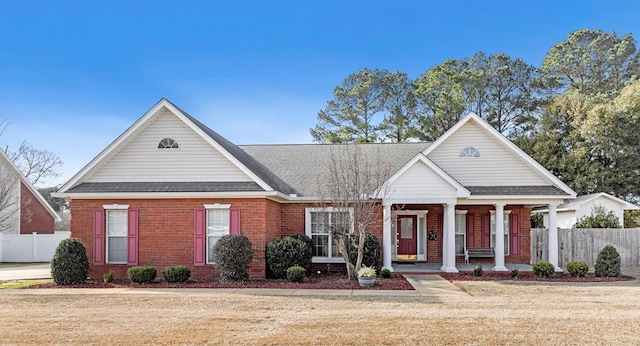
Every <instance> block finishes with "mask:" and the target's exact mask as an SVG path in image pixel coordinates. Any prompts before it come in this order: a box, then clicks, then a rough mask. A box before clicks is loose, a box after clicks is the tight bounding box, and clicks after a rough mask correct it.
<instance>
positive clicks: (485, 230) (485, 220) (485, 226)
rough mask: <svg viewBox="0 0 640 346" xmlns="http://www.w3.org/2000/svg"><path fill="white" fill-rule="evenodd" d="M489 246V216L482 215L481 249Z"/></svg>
mask: <svg viewBox="0 0 640 346" xmlns="http://www.w3.org/2000/svg"><path fill="white" fill-rule="evenodd" d="M489 246H491V215H489V214H484V215H482V247H489Z"/></svg>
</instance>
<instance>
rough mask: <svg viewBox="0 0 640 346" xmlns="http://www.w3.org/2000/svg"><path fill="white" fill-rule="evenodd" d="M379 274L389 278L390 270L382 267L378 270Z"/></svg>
mask: <svg viewBox="0 0 640 346" xmlns="http://www.w3.org/2000/svg"><path fill="white" fill-rule="evenodd" d="M380 276H382V277H383V278H385V279H389V278H391V270H389V269H387V268H384V269H382V270H381V271H380Z"/></svg>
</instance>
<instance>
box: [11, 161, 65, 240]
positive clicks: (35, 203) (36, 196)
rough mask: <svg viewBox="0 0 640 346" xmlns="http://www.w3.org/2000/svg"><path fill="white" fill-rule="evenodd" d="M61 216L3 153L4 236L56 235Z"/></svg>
mask: <svg viewBox="0 0 640 346" xmlns="http://www.w3.org/2000/svg"><path fill="white" fill-rule="evenodd" d="M56 220H58V214H57V213H56V212H55V210H53V208H52V207H51V205H49V203H48V202H47V201H46V200H45V199H44V197H42V195H41V194H40V193H39V192H38V190H36V189H35V188H34V187H33V186H32V185H31V183H30V182H29V181H28V180H27V179H26V178H25V177H24V175H23V174H22V173H21V172H20V170H19V169H18V168H17V167H16V166H15V165H14V164H13V162H11V160H10V159H9V158H8V157H7V155H6V154H5V153H4V151H2V150H0V232H2V233H4V234H32V233H34V232H35V233H38V234H53V232H54V223H55V221H56Z"/></svg>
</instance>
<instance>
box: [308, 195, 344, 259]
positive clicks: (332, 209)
mask: <svg viewBox="0 0 640 346" xmlns="http://www.w3.org/2000/svg"><path fill="white" fill-rule="evenodd" d="M344 211H347V212H349V217H350V218H351V220H353V208H346V207H345V208H339V207H325V208H305V210H304V233H305V234H306V235H307V236H308V237H309V238H312V239H313V235H312V234H311V213H320V212H324V213H330V212H344ZM349 226H350V229H349V233H353V231H354V225H353V222H352V223H351V225H349ZM332 244H333V238H332V237H331V234H329V252H328V253H329V256H328V257H326V256H313V258H312V259H311V261H312V263H344V260H343V259H342V257H341V256H340V257H332V256H331V252H332V249H331V246H332Z"/></svg>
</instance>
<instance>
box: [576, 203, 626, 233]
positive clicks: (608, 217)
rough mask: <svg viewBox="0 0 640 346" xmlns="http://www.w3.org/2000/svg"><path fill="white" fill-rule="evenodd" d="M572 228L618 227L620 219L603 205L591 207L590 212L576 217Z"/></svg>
mask: <svg viewBox="0 0 640 346" xmlns="http://www.w3.org/2000/svg"><path fill="white" fill-rule="evenodd" d="M573 228H620V219H619V218H618V217H617V216H616V214H615V213H614V212H613V210H610V211H608V212H607V209H605V207H603V206H595V207H593V208H591V214H590V215H587V216H583V217H581V218H580V219H578V222H576V224H575V225H573Z"/></svg>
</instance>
